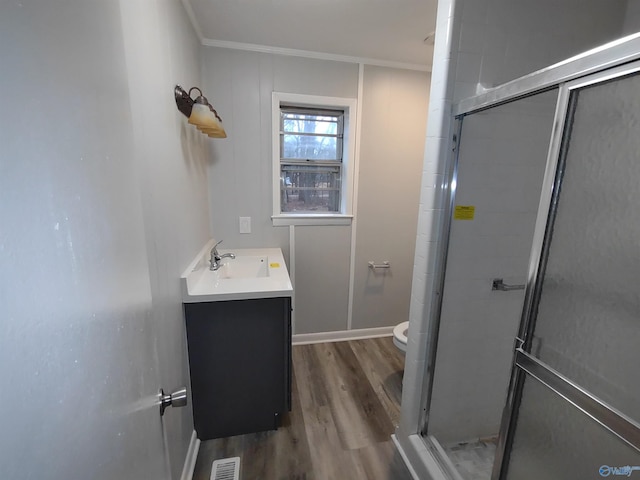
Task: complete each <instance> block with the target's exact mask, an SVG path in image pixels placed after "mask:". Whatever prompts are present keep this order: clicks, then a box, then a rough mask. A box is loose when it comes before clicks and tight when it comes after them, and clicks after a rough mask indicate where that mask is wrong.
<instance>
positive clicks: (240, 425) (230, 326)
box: [184, 297, 291, 440]
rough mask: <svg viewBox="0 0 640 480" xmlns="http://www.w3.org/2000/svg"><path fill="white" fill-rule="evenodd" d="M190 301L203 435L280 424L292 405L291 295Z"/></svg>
mask: <svg viewBox="0 0 640 480" xmlns="http://www.w3.org/2000/svg"><path fill="white" fill-rule="evenodd" d="M184 307H185V316H186V322H187V342H188V349H189V368H190V373H191V390H192V396H193V417H194V425H195V429H196V432H197V434H198V438H199V439H200V440H207V439H211V438H220V437H228V436H233V435H239V434H243V433H250V432H259V431H263V430H273V429H276V428H277V427H278V426H279V423H280V417H281V415H282V414H283V413H284V412H285V411H287V410H289V408H290V395H291V381H290V375H291V371H290V369H291V330H290V314H291V301H290V298H288V297H281V298H267V299H256V300H233V301H226V302H207V303H188V304H185V305H184Z"/></svg>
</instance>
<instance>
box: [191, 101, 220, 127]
mask: <svg viewBox="0 0 640 480" xmlns="http://www.w3.org/2000/svg"><path fill="white" fill-rule="evenodd" d="M189 123H190V124H191V125H195V126H196V127H202V128H218V123H219V122H218V119H217V118H216V117H215V115H214V114H213V112H212V111H211V110H210V109H209V105H207V104H202V103H198V102H196V103H194V104H193V109H192V110H191V115H190V116H189Z"/></svg>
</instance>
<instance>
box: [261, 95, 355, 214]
mask: <svg viewBox="0 0 640 480" xmlns="http://www.w3.org/2000/svg"><path fill="white" fill-rule="evenodd" d="M281 105H288V106H291V105H295V106H300V107H310V108H324V109H331V110H343V111H344V138H343V145H342V149H343V157H342V192H340V193H341V198H340V212H338V213H299V212H294V213H283V212H281V210H280V207H281V206H280V106H281ZM356 106H357V100H356V99H355V98H344V97H324V96H318V95H300V94H297V93H282V92H273V93H272V95H271V131H272V138H271V145H272V164H273V165H272V166H273V182H272V186H273V199H272V201H273V216H272V217H271V219H272V221H273V225H274V226H285V225H350V224H351V219H352V218H353V188H354V187H353V183H354V171H355V162H356V158H355V151H356V120H357V119H356Z"/></svg>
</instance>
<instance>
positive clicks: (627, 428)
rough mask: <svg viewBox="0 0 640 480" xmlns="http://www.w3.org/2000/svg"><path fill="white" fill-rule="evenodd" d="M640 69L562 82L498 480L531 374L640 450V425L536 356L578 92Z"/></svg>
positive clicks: (498, 454)
mask: <svg viewBox="0 0 640 480" xmlns="http://www.w3.org/2000/svg"><path fill="white" fill-rule="evenodd" d="M639 73H640V61H636V62H633V63H631V64H627V65H623V66H619V67H610V68H608V69H606V70H604V71H601V72H599V73H595V74H591V75H588V76H586V77H584V78H579V79H577V80H573V81H571V82H565V83H562V84H560V93H559V95H558V104H557V107H556V115H555V119H554V127H553V132H552V138H551V147H550V148H549V154H548V157H547V166H546V170H545V177H544V181H543V187H542V193H541V198H540V204H539V208H538V216H537V219H536V226H535V231H534V237H533V245H532V250H531V255H530V260H529V273H528V275H527V284H526V285H527V287H526V294H525V301H524V306H523V310H522V318H521V323H520V329H519V333H518V337H516V340H515V343H516V345H515V349H514V361H513V367H512V376H511V381H510V384H509V390H508V394H507V403H506V405H505V409H504V415H503V421H502V425H501V431H500V434H499V437H498V446H497V449H496V459H495V462H494V470H493V474H492V479H493V480H503V479H505V478H506V477H505V474H506V471H507V466H508V463H509V457H510V453H511V447H512V445H513V436H514V434H515V427H516V423H517V416H518V407H519V405H520V400H521V397H522V390H523V387H524V381H525V378H527V376H529V377H532V378H535V379H536V380H538V381H539V382H541V383H542V384H543V385H545V386H546V387H547V388H549V389H550V390H551V391H553V392H554V393H556V394H557V395H558V396H560V397H561V398H563V399H564V400H565V401H567V402H569V403H570V404H571V405H573V406H574V407H575V408H577V409H579V410H580V411H582V413H584V414H585V415H587V416H588V417H590V418H591V419H592V420H594V421H596V422H597V423H599V424H600V425H601V426H602V427H604V428H606V429H607V430H609V431H610V432H611V433H613V434H614V435H616V436H617V437H618V438H619V439H620V440H622V441H623V442H625V443H627V444H628V445H629V446H631V447H633V448H634V449H636V450H637V451H638V452H640V423H638V422H637V421H635V420H634V419H632V418H630V417H628V416H626V415H625V414H624V413H622V412H620V411H619V410H618V409H616V408H614V407H612V406H611V405H609V404H608V403H607V402H605V401H603V400H601V399H600V398H598V397H597V396H596V395H594V394H592V393H591V392H589V391H588V390H587V389H585V388H583V387H581V386H580V385H579V384H577V383H575V382H573V381H572V380H571V379H569V378H567V377H565V376H564V375H562V374H561V373H559V372H557V371H556V370H554V369H553V368H551V367H550V366H549V365H547V364H545V363H544V362H542V361H540V360H539V359H538V358H536V357H535V356H534V355H532V354H531V349H532V343H533V337H534V335H533V333H534V330H535V324H536V317H537V306H538V304H539V302H540V298H541V295H542V282H543V280H544V273H545V269H546V265H547V260H548V258H549V251H550V245H551V236H552V234H553V225H554V223H555V220H556V216H557V211H558V202H559V197H560V190H561V188H562V181H563V178H564V172H565V166H566V158H567V152H568V150H569V143H570V136H571V130H572V127H573V119H574V114H575V109H576V105H577V101H578V93H579V91H580V90H581V89H583V88H585V87H589V86H594V85H597V84H600V83H604V82H608V81H612V80H619V79H622V78H624V77H626V76H629V75H633V74H639Z"/></svg>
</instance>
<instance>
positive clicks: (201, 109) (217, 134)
mask: <svg viewBox="0 0 640 480" xmlns="http://www.w3.org/2000/svg"><path fill="white" fill-rule="evenodd" d="M193 90H197V91H198V92H199V93H200V95H198V96H197V97H196V99H195V100H193V99H192V98H191V92H192V91H193ZM174 95H175V97H176V105H177V106H178V110H180V112H181V113H182V114H183V115H184V116H185V117H187V118H188V119H189V123H190V124H191V125H195V126H196V128H197V129H198V130H200V131H201V132H202V133H204V134H205V135H207V136H209V137H211V138H227V132H225V131H224V127H223V126H222V118H220V116H219V115H218V112H216V111H215V109H214V108H213V107H212V106H211V104H210V103H209V101H208V100H207V98H206V97H205V96H204V95H203V94H202V90H200V89H199V88H198V87H192V88H190V89H189V93H187V92H185V91H184V89H183V88H182V87H181V86H180V85H176V88H175V89H174Z"/></svg>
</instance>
